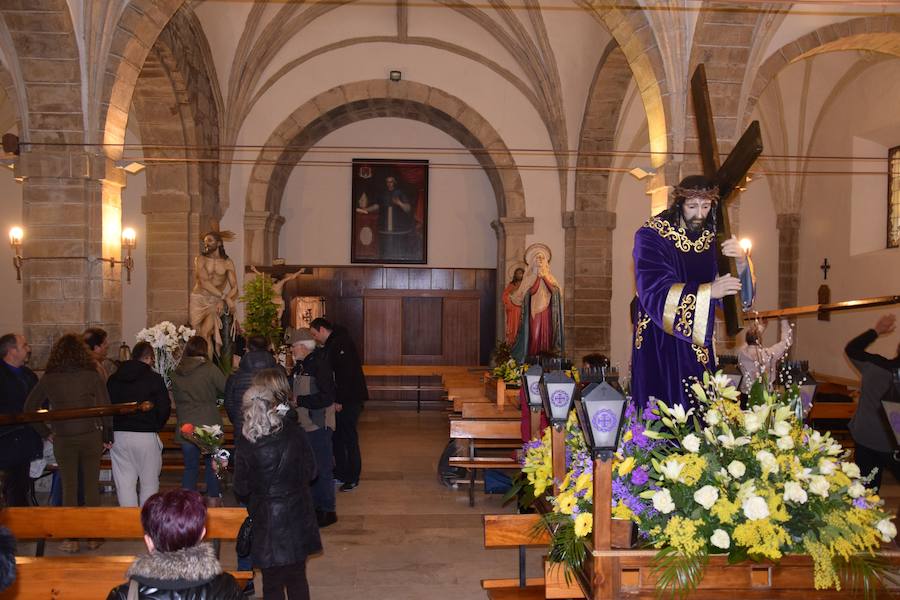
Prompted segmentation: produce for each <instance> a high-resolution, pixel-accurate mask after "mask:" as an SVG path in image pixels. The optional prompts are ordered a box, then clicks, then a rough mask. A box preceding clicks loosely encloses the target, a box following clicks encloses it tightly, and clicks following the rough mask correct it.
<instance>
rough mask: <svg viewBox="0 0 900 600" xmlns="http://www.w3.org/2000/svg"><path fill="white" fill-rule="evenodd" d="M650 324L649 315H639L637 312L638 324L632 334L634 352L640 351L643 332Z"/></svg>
mask: <svg viewBox="0 0 900 600" xmlns="http://www.w3.org/2000/svg"><path fill="white" fill-rule="evenodd" d="M649 324H650V315H644V314H641V312H640V311H638V324H637V331H636V332H635V334H634V348H635V350H640V349H641V344H643V343H644V330H645V329H647V325H649Z"/></svg>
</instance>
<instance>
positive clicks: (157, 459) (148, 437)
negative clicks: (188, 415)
mask: <svg viewBox="0 0 900 600" xmlns="http://www.w3.org/2000/svg"><path fill="white" fill-rule="evenodd" d="M153 360H154V358H153V347H152V346H151V345H150V344H148V343H147V342H138V343H137V344H135V345H134V350H132V351H131V360H126V361H125V362H124V363H122V366H120V367H119V368H118V369H117V370H116V371H115V372H114V373H113V374H112V375H111V376H110V378H109V380H108V381H107V382H106V389H107V390H109V401H110V403H111V404H125V403H128V402H144V401H150V402H152V403H153V408H152V409H151V410H149V411H147V412H137V413H134V414H130V415H117V416H115V417H113V436H114V437H113V441H114V443H113V446H112V448H110V450H109V456H110V458H111V459H112V472H113V479H114V480H115V482H116V495H117V496H118V498H119V506H143V505H144V502H146V501H147V498H149V497H150V496H152V495H153V494H155V493H156V492H158V491H159V472H160V469H162V448H163V445H162V442H161V441H160V439H159V435H158V434H159V431H160V430H161V429H162V428H163V427H164V426H165V424H166V421H168V420H169V414H170V413H171V411H172V404H171V402H170V400H169V391H168V390H167V389H166V384H165V382H164V381H163V378H162V376H161V375H159V374H158V373H156V372H155V371H154V370H153ZM139 482H140V487H141V491H140V496H138V492H137V485H138V483H139Z"/></svg>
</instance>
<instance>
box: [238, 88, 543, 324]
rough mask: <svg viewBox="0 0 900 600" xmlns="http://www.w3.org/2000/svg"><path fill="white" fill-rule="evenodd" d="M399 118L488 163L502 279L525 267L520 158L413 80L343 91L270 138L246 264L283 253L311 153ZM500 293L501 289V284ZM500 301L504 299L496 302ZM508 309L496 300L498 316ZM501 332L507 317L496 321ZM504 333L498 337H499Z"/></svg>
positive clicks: (256, 185)
mask: <svg viewBox="0 0 900 600" xmlns="http://www.w3.org/2000/svg"><path fill="white" fill-rule="evenodd" d="M378 117H398V118H403V119H412V120H415V121H421V122H423V123H427V124H429V125H432V126H434V127H436V128H438V129H440V130H441V131H443V132H445V133H447V134H448V135H450V136H451V137H453V138H454V139H456V140H457V141H458V142H460V144H462V145H463V146H464V147H465V148H468V149H470V151H471V152H472V154H473V156H475V158H476V159H477V160H478V162H479V163H480V164H481V165H482V167H483V168H484V170H485V173H486V174H487V177H488V180H489V181H490V183H491V187H492V188H493V190H494V196H495V198H496V200H497V217H498V218H497V221H495V222H494V223H492V226H493V227H494V230H495V231H496V232H497V239H498V243H497V273H498V277H504V276H505V273H506V272H507V271H508V268H509V267H510V266H511V265H513V264H514V263H516V262H517V261H521V259H522V255H523V254H524V252H525V236H526V235H528V234H530V233H532V230H533V219H531V218H529V217H528V216H527V215H526V212H525V194H524V191H523V187H522V179H521V177H520V175H519V171H518V168H517V166H516V163H515V160H514V159H513V156H512V154H511V153H510V152H509V149H508V148H507V147H506V144H505V143H504V142H503V139H502V138H501V137H500V135H499V134H498V133H497V131H496V130H495V129H494V128H493V126H492V125H491V124H490V123H489V122H488V121H487V120H486V119H485V118H484V117H483V116H481V115H480V114H479V113H478V112H477V111H476V110H475V109H473V108H472V107H471V106H469V105H468V104H466V103H465V102H464V101H463V100H461V99H459V98H457V97H455V96H452V95H450V94H448V93H446V92H444V91H442V90H439V89H437V88H433V87H430V86H427V85H424V84H421V83H416V82H412V81H399V82H389V81H386V80H383V79H376V80H368V81H357V82H354V83H348V84H344V85H340V86H337V87H335V88H332V89H330V90H327V91H325V92H322V93H321V94H319V95H318V96H316V97H314V98H312V99H310V100H308V101H307V102H305V103H304V104H303V105H302V106H300V107H299V108H298V109H297V110H295V111H294V112H293V113H292V114H291V115H290V116H288V117H287V118H286V119H285V120H284V121H282V123H281V124H280V125H279V126H278V127H277V128H276V129H275V131H274V132H272V134H271V135H270V136H269V139H268V140H267V142H266V145H265V147H264V149H263V150H262V151H261V152H260V154H259V157H258V158H257V162H256V164H255V165H254V167H253V171H252V173H251V176H250V183H249V185H248V187H247V202H246V209H245V213H244V232H245V236H244V262H245V263H246V264H266V263H268V262H270V261H271V260H272V258H273V257H274V256H275V254H276V250H277V248H278V234H279V231H280V229H281V225H282V223H283V222H284V218H283V217H281V215H280V209H281V198H282V195H283V194H284V187H285V185H286V183H287V180H288V177H289V176H290V173H291V171H292V170H293V168H294V167H295V166H296V164H297V163H298V162H299V161H300V159H301V158H302V157H303V155H304V154H305V153H306V151H307V150H308V149H309V148H311V147H312V146H314V145H315V144H316V142H317V141H318V140H320V139H322V138H323V137H325V136H326V135H327V134H329V133H331V132H332V131H335V130H337V129H340V128H341V127H344V126H345V125H349V124H350V123H354V122H357V121H362V120H366V119H373V118H378ZM497 287H498V294H499V291H500V290H502V286H499V285H498V286H497ZM498 297H499V296H498ZM500 310H502V303H499V302H498V314H500ZM497 323H498V328H499V329H498V331H501V332H502V323H503V319H498V320H497ZM498 335H499V334H498Z"/></svg>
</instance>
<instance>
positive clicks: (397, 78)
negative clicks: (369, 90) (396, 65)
mask: <svg viewBox="0 0 900 600" xmlns="http://www.w3.org/2000/svg"><path fill="white" fill-rule="evenodd" d="M402 78H403V73H401V72H400V71H397V70H392V71H391V72H390V73H389V74H388V79H390V80H391V81H400V79H402Z"/></svg>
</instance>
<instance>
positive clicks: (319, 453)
mask: <svg viewBox="0 0 900 600" xmlns="http://www.w3.org/2000/svg"><path fill="white" fill-rule="evenodd" d="M331 435H332V431H331V430H330V429H328V428H327V427H320V428H319V429H316V430H315V431H307V432H306V439H308V440H309V445H310V446H312V451H313V456H314V457H315V459H316V470H317V471H318V473H319V474H318V476H317V477H316V478H315V479H313V481H312V485H311V486H310V491H312V499H313V505H314V506H315V507H316V510H318V511H322V512H334V450H333V447H332V444H331Z"/></svg>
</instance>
